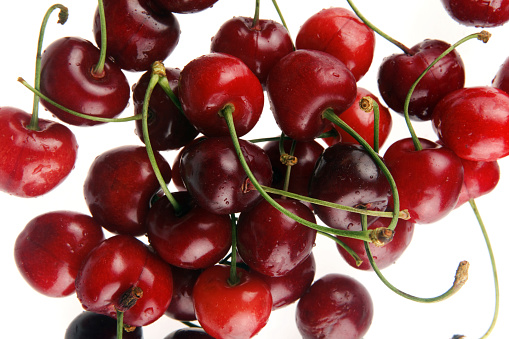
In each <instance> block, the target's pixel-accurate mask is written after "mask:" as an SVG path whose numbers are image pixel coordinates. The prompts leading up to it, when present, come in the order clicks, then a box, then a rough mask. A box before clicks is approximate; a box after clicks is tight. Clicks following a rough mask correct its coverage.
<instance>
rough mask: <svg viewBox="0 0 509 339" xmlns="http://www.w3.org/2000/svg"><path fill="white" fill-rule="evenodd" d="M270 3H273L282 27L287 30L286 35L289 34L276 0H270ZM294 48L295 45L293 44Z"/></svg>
mask: <svg viewBox="0 0 509 339" xmlns="http://www.w3.org/2000/svg"><path fill="white" fill-rule="evenodd" d="M272 4H273V5H274V8H275V9H276V12H277V14H278V15H279V19H280V20H281V24H283V26H284V28H286V30H287V31H288V35H290V30H289V29H288V26H287V25H286V21H285V18H283V13H281V10H280V9H279V5H278V4H277V1H276V0H272ZM293 48H294V49H295V45H294V46H293Z"/></svg>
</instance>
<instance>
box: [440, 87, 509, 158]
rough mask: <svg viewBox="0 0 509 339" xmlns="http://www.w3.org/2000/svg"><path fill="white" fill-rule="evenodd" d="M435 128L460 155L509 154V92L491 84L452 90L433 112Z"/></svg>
mask: <svg viewBox="0 0 509 339" xmlns="http://www.w3.org/2000/svg"><path fill="white" fill-rule="evenodd" d="M433 129H434V130H435V132H436V133H437V135H438V137H439V138H440V141H441V142H442V143H443V144H444V145H445V146H447V147H448V148H450V149H451V150H453V151H454V153H456V154H457V155H458V156H459V157H460V158H463V159H467V160H471V161H495V160H498V159H500V158H503V157H505V156H507V155H508V154H509V94H507V93H506V92H504V91H503V90H501V89H498V88H493V87H489V86H486V87H470V88H462V89H460V90H457V91H455V92H453V93H450V94H449V95H447V96H446V97H445V98H443V99H442V100H441V101H440V102H439V104H438V105H437V107H436V108H435V111H434V112H433Z"/></svg>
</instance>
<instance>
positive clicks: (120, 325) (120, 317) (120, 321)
mask: <svg viewBox="0 0 509 339" xmlns="http://www.w3.org/2000/svg"><path fill="white" fill-rule="evenodd" d="M123 334H124V312H122V311H120V310H117V339H122V336H123Z"/></svg>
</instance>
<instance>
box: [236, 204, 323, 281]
mask: <svg viewBox="0 0 509 339" xmlns="http://www.w3.org/2000/svg"><path fill="white" fill-rule="evenodd" d="M275 201H276V202H277V203H278V204H280V205H281V206H282V207H283V208H285V209H286V210H287V211H290V212H292V213H294V214H295V215H297V216H299V217H301V218H303V219H305V220H307V221H310V222H312V223H316V220H315V216H314V215H313V212H311V210H310V209H309V208H308V207H307V206H306V205H304V204H302V203H301V202H299V201H296V200H291V199H275ZM315 239H316V231H315V230H313V229H312V228H309V227H306V226H304V225H302V224H300V223H298V222H297V221H295V220H293V219H291V218H290V217H287V216H285V215H284V214H283V213H281V212H280V211H279V210H277V209H275V208H274V207H273V206H272V205H271V204H270V203H269V202H267V201H266V200H265V199H264V200H261V201H260V202H259V203H258V204H256V205H255V206H253V207H251V208H250V209H249V210H246V211H243V212H242V213H240V216H239V219H238V222H237V249H238V251H239V255H240V257H241V258H242V260H243V261H244V262H245V263H246V264H247V265H248V266H249V267H250V268H251V269H253V270H255V271H258V272H260V273H263V274H265V275H268V276H271V277H280V276H283V275H285V274H287V273H288V272H290V271H291V270H293V269H294V268H295V267H296V266H297V265H298V264H300V263H301V262H302V261H304V260H305V259H306V258H307V257H308V256H309V255H310V254H311V250H312V249H313V246H314V244H315Z"/></svg>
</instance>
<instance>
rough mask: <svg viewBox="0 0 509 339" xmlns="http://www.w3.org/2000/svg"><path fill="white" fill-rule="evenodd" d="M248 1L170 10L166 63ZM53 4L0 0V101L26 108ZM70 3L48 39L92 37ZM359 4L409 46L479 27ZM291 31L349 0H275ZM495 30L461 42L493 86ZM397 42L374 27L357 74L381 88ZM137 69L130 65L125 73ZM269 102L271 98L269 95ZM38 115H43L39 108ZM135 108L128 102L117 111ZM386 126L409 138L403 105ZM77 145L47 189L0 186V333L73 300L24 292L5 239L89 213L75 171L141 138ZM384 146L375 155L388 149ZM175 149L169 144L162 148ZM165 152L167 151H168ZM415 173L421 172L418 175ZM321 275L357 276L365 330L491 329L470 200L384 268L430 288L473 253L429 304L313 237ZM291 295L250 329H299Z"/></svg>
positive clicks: (386, 333) (62, 317)
mask: <svg viewBox="0 0 509 339" xmlns="http://www.w3.org/2000/svg"><path fill="white" fill-rule="evenodd" d="M254 3H255V1H254V0H251V1H245V0H244V1H240V0H219V1H218V3H217V4H216V5H215V6H214V7H213V8H212V9H208V10H206V11H204V12H201V13H198V14H193V15H178V16H177V17H178V20H179V22H180V25H181V30H182V35H181V39H180V42H179V45H178V46H177V48H176V50H175V51H174V53H173V54H172V55H171V56H170V57H169V58H168V59H167V60H166V62H165V64H166V65H167V66H169V67H179V68H182V67H184V66H185V64H186V63H187V62H189V61H190V60H192V59H193V58H195V57H198V56H200V55H202V54H205V53H208V51H209V46H210V39H211V37H212V36H213V35H214V33H215V32H216V31H217V30H218V28H219V26H220V25H221V24H222V23H223V22H224V21H226V20H227V19H229V18H231V17H233V16H252V15H253V12H254ZM52 4H53V3H52V2H49V1H46V0H38V1H30V2H29V1H4V2H3V3H2V10H1V11H0V39H1V53H0V60H1V63H2V66H1V69H2V70H1V73H0V74H1V78H0V105H2V106H15V107H18V108H21V109H24V110H26V111H27V112H30V111H31V107H32V95H31V93H30V92H29V91H28V90H27V89H25V88H24V87H23V86H22V85H21V84H19V83H17V82H16V79H17V77H19V76H22V77H24V78H25V79H26V80H27V81H29V82H30V83H33V71H34V60H35V59H34V58H35V51H36V44H37V35H38V32H39V27H40V23H41V21H42V18H43V15H44V13H45V11H46V10H47V8H49V7H50V6H51V5H52ZM63 4H64V5H66V6H68V7H69V11H70V16H69V21H68V22H67V23H66V24H65V25H64V26H60V25H56V14H54V17H52V18H51V19H50V23H49V25H48V30H47V35H46V38H45V46H47V45H48V44H49V43H50V42H51V41H53V40H55V39H57V38H59V37H63V36H81V37H83V38H85V39H89V40H91V41H93V36H92V21H93V15H94V11H95V7H96V3H95V2H94V1H72V0H68V1H66V2H63ZM356 5H357V7H358V8H359V10H360V11H361V12H362V13H363V14H364V15H365V16H366V17H367V18H368V19H369V20H370V21H372V22H373V23H374V24H375V25H376V26H378V27H379V28H380V29H382V30H383V31H385V32H386V33H387V34H389V35H392V36H393V37H394V38H396V39H398V40H400V41H401V42H402V43H404V44H406V45H407V46H413V45H414V44H416V43H418V42H420V41H421V40H423V39H426V38H436V39H441V40H445V41H448V42H449V43H454V42H456V41H457V40H459V39H460V38H462V37H464V36H466V35H468V34H470V33H473V32H476V31H477V29H476V28H469V27H464V26H460V25H459V24H458V23H456V22H455V21H453V20H452V19H451V18H450V17H449V16H448V15H447V13H446V12H445V11H444V9H443V7H442V5H441V2H440V1H439V0H429V1H405V0H387V1H377V0H357V1H356ZM279 6H280V8H281V10H282V12H283V15H284V17H285V19H286V21H287V24H288V26H289V29H290V33H291V35H292V36H293V37H295V36H296V35H297V32H298V29H299V27H300V25H301V24H302V23H303V22H304V21H305V20H306V19H307V18H308V17H309V16H310V15H312V14H314V13H316V12H318V11H319V10H320V9H322V8H325V7H331V6H343V7H348V4H347V2H346V1H342V0H337V1H332V0H316V1H303V0H297V1H296V0H279ZM261 18H270V19H275V20H278V17H277V14H276V12H275V10H274V8H273V5H272V2H271V1H269V0H262V1H261ZM489 31H490V32H491V33H492V34H493V37H492V39H491V40H490V42H489V43H488V44H486V45H485V44H483V43H481V42H479V41H476V40H471V41H469V42H467V43H466V44H464V45H462V46H460V47H459V49H458V51H459V53H460V54H461V56H462V58H463V61H464V63H465V67H466V73H467V79H466V82H467V83H466V85H467V86H485V85H490V83H491V80H492V78H493V76H494V75H495V73H496V72H497V70H498V68H499V66H500V65H501V64H502V62H503V61H504V60H505V58H506V57H508V56H509V47H507V39H508V38H509V26H507V27H502V28H496V29H489ZM392 53H400V50H399V49H397V48H396V47H395V46H393V45H391V44H390V43H389V42H387V41H385V40H383V39H382V38H381V37H379V36H377V43H376V53H375V58H374V61H373V65H372V67H371V69H370V71H369V72H368V74H367V75H366V76H365V77H364V78H363V79H362V80H361V81H360V82H359V86H361V87H365V88H367V89H369V90H370V91H372V92H373V93H375V94H376V95H378V89H377V85H376V74H377V68H378V65H379V64H380V62H381V60H382V59H383V58H384V57H386V56H388V55H390V54H392ZM139 76H140V74H134V73H129V74H128V77H129V80H130V81H131V84H133V83H135V82H136V80H137V79H138V77H139ZM267 107H268V105H267ZM40 114H41V118H46V119H51V116H50V114H49V113H48V112H46V111H44V110H41V113H40ZM131 114H132V105H131V106H130V107H129V108H128V109H127V110H126V111H125V112H124V114H123V116H129V115H131ZM393 120H394V128H393V133H392V135H391V136H390V139H389V141H388V143H387V144H390V143H391V142H393V141H395V140H397V139H400V138H403V137H408V136H409V134H408V130H407V129H406V127H405V125H404V121H403V119H402V117H401V116H399V115H397V114H394V115H393ZM414 127H415V129H416V130H417V133H418V135H419V136H421V137H425V138H429V139H431V140H435V139H436V136H435V135H434V133H433V131H432V129H431V126H430V124H429V123H416V124H414ZM71 128H72V130H73V132H74V133H75V134H76V137H77V139H78V143H79V145H80V148H79V155H78V160H77V163H76V168H75V170H74V171H73V172H72V173H71V174H70V176H69V177H68V178H67V180H66V181H65V182H64V183H63V184H61V185H60V186H59V187H57V188H56V189H55V190H53V191H52V192H50V193H48V194H47V195H45V196H42V197H39V198H33V199H21V198H15V197H11V196H9V195H7V194H5V193H0V212H1V219H0V220H1V221H0V223H1V226H2V231H3V236H2V237H1V240H0V241H1V244H0V251H1V254H0V258H1V267H2V274H1V276H2V278H1V279H0V290H1V291H2V302H1V306H0V312H1V317H0V319H2V323H3V333H4V334H5V333H8V332H9V330H10V329H12V330H14V333H13V335H11V336H10V337H15V338H31V337H37V338H63V335H64V332H65V329H66V327H67V325H68V323H69V322H70V321H71V320H72V319H73V318H74V317H75V316H76V315H78V314H79V313H80V312H81V310H82V308H81V306H80V304H79V302H78V300H77V299H76V298H75V297H74V296H70V297H66V298H60V299H52V298H48V297H45V296H43V295H40V294H38V293H37V292H35V291H33V290H32V289H31V288H30V287H29V286H28V285H27V284H26V282H25V281H24V280H23V279H22V278H21V276H20V275H19V273H18V271H17V268H16V266H15V264H14V260H13V254H12V253H13V245H14V242H15V239H16V237H17V235H18V233H19V232H20V231H21V230H22V228H23V227H24V226H25V224H26V223H27V222H28V221H30V220H31V219H32V218H34V217H36V216H37V215H39V214H42V213H45V212H49V211H53V210H62V209H68V210H73V211H79V212H82V213H88V209H87V207H86V205H85V202H84V199H83V193H82V186H83V180H84V178H85V176H86V173H87V171H88V167H89V165H90V163H91V161H92V160H93V159H94V158H95V157H96V156H97V155H98V154H100V153H102V152H104V151H106V150H108V149H110V148H113V147H116V146H119V145H124V144H141V143H140V141H139V139H138V138H137V136H135V134H134V124H133V123H120V124H108V125H102V126H96V127H92V128H76V127H71ZM278 134H279V132H278V130H277V128H276V126H275V124H274V122H273V118H272V116H271V113H270V111H269V110H268V108H267V109H266V112H265V113H264V116H263V117H262V120H261V121H260V123H259V125H258V126H257V127H256V128H255V130H253V131H252V132H251V133H250V134H249V135H247V136H246V137H245V138H246V139H249V138H254V137H260V136H276V135H278ZM385 148H386V147H384V149H382V152H381V153H382V154H383V152H384V151H385ZM164 156H165V157H167V159H168V160H169V161H171V160H172V158H173V156H174V152H165V153H164ZM170 163H171V162H170ZM499 163H500V166H501V169H502V178H501V181H500V183H499V185H498V187H497V188H496V189H495V191H494V192H492V193H491V194H490V195H488V196H486V197H482V198H479V199H478V200H477V204H478V207H479V209H480V211H481V214H482V216H483V218H484V221H485V224H486V226H487V229H488V233H489V234H490V236H491V241H492V245H493V248H494V251H495V255H496V258H497V263H498V273H499V278H500V285H501V308H500V316H499V323H498V326H497V327H496V328H495V331H494V332H493V335H492V337H493V338H504V337H507V333H509V325H508V323H507V321H504V319H508V317H509V306H508V302H509V297H508V295H509V291H508V290H507V287H508V285H507V282H508V279H509V268H508V266H507V264H506V259H507V253H506V252H505V250H506V248H507V243H506V242H507V239H509V231H508V226H509V225H508V221H507V216H505V215H504V212H505V213H506V211H507V207H506V205H507V204H506V201H507V197H506V195H505V193H506V192H507V189H508V188H509V184H508V180H509V179H508V175H507V174H508V173H507V172H508V169H509V162H508V160H507V159H503V160H501V161H500V162H499ZM423 179H424V178H423ZM315 255H316V259H317V265H318V271H317V274H316V277H317V278H319V277H321V276H323V275H324V274H326V273H329V272H338V273H343V274H348V275H351V276H353V277H355V278H356V279H358V280H359V281H361V282H362V283H363V284H364V285H365V286H366V287H367V288H368V289H369V291H370V293H371V296H372V298H373V300H374V307H375V313H374V319H373V323H372V326H371V328H370V330H369V332H368V334H367V335H366V337H365V338H366V339H368V338H414V339H417V338H451V337H452V335H453V334H457V333H460V334H464V335H466V336H467V338H479V337H480V336H481V335H482V334H483V333H484V332H485V331H486V329H487V328H488V326H489V324H490V322H491V317H492V313H493V310H494V290H493V280H492V273H491V268H490V263H489V258H488V253H487V251H486V246H485V244H484V241H483V238H482V235H481V231H480V229H479V226H478V225H477V222H476V220H475V218H474V215H473V213H472V211H471V209H470V207H469V206H468V204H467V205H464V206H463V207H461V208H460V209H458V210H455V211H454V212H452V213H451V214H450V215H449V216H448V217H447V218H446V219H444V220H443V221H440V222H438V223H436V224H433V225H418V226H416V229H415V233H414V239H413V241H412V243H411V244H410V247H409V248H408V250H407V252H406V253H405V254H404V256H403V257H402V258H401V259H400V260H399V261H398V262H397V264H396V265H393V266H392V267H390V268H388V269H386V270H385V271H384V274H385V275H386V277H387V278H388V279H389V280H390V281H391V282H393V283H394V284H395V285H396V286H397V287H399V288H401V289H402V290H404V291H406V292H408V293H411V294H414V295H417V296H425V297H429V296H435V295H438V294H440V293H442V292H443V291H445V290H446V289H448V288H449V286H450V285H451V284H452V281H453V278H454V273H455V270H456V267H457V265H458V263H459V262H460V261H461V260H468V261H469V262H470V264H471V268H470V278H469V281H468V282H467V284H466V285H465V286H464V287H463V289H462V290H461V291H460V292H459V293H458V294H457V295H455V296H453V297H452V298H451V299H449V300H447V301H444V302H441V303H438V304H428V305H424V304H419V303H415V302H412V301H408V300H406V299H403V298H401V297H399V296H397V295H395V294H394V293H393V292H391V291H390V290H388V289H387V288H386V287H385V286H384V285H383V284H382V283H381V282H380V281H379V280H378V278H377V277H376V275H374V273H369V272H360V271H357V270H355V269H353V268H351V267H350V266H347V265H346V264H345V263H344V262H343V261H342V258H341V257H340V256H339V255H338V253H337V252H336V249H335V245H334V244H333V243H331V242H330V241H329V240H327V239H322V238H319V239H318V240H317V246H316V248H315ZM294 314H295V305H292V306H289V307H287V308H285V309H282V310H278V311H276V312H274V313H273V314H272V316H271V319H270V321H269V324H268V325H267V326H266V327H265V328H264V329H263V330H262V331H261V332H260V333H259V335H258V336H257V338H275V337H278V338H281V339H283V338H288V339H291V338H299V334H298V331H297V329H296V326H295V321H294ZM178 327H181V325H180V324H179V323H178V322H176V321H174V320H171V319H169V318H166V317H163V318H161V319H160V320H158V321H157V322H156V323H154V324H153V325H150V326H147V327H146V328H145V338H149V339H158V338H164V336H166V335H167V334H168V333H170V332H171V331H172V330H174V329H176V328H178Z"/></svg>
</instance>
